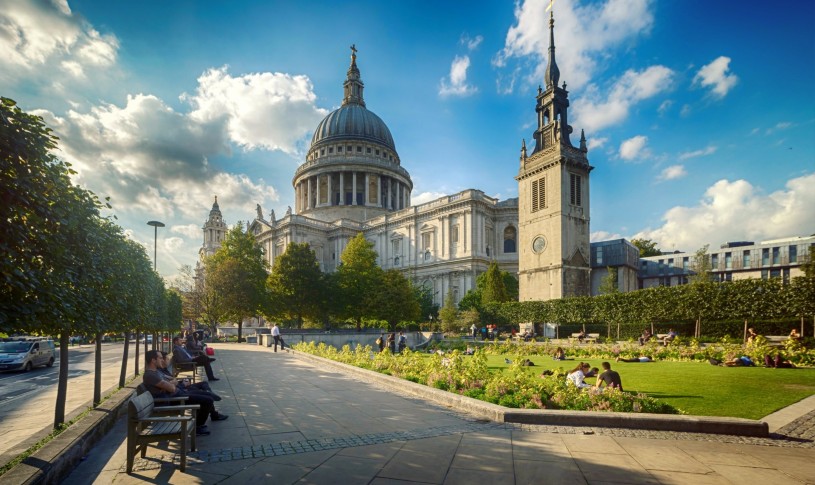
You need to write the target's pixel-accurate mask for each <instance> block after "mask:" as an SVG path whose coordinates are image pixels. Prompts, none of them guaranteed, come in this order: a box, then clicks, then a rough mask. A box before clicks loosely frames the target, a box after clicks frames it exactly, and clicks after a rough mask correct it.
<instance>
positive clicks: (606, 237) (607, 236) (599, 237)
mask: <svg viewBox="0 0 815 485" xmlns="http://www.w3.org/2000/svg"><path fill="white" fill-rule="evenodd" d="M589 238H590V240H591V242H598V241H612V240H614V239H623V236H622V235H620V234H618V233H616V232H608V231H594V232H592V233H591V235H590V236H589Z"/></svg>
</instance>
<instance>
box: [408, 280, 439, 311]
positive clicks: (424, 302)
mask: <svg viewBox="0 0 815 485" xmlns="http://www.w3.org/2000/svg"><path fill="white" fill-rule="evenodd" d="M413 292H414V294H415V296H416V301H418V302H419V308H420V309H419V319H420V320H421V319H424V318H427V317H430V316H433V315H435V316H438V314H439V305H438V304H436V303H433V289H432V287H430V286H416V285H413Z"/></svg>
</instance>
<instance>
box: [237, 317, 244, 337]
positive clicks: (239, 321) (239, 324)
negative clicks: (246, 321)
mask: <svg viewBox="0 0 815 485" xmlns="http://www.w3.org/2000/svg"><path fill="white" fill-rule="evenodd" d="M241 342H243V319H242V318H241V319H238V343H241Z"/></svg>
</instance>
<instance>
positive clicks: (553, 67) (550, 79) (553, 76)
mask: <svg viewBox="0 0 815 485" xmlns="http://www.w3.org/2000/svg"><path fill="white" fill-rule="evenodd" d="M543 80H544V82H545V83H546V89H549V88H551V87H555V88H556V87H557V83H558V81H559V80H560V70H559V69H558V68H557V62H555V14H554V12H549V61H548V62H547V64H546V75H545V76H544V79H543Z"/></svg>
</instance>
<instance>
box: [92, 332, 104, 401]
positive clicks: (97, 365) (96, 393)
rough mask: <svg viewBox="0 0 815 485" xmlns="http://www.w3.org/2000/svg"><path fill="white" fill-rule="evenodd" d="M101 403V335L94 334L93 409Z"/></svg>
mask: <svg viewBox="0 0 815 485" xmlns="http://www.w3.org/2000/svg"><path fill="white" fill-rule="evenodd" d="M101 402H102V334H101V333H97V334H96V355H94V357H93V407H96V406H98V405H99V403H101Z"/></svg>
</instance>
